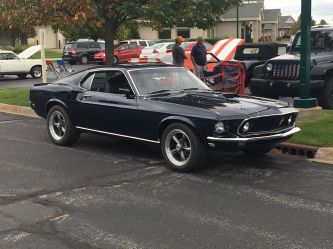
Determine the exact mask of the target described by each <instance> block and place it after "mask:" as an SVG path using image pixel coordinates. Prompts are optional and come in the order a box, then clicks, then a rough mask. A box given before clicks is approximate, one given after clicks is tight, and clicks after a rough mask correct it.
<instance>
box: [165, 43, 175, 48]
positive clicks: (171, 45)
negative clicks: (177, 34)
mask: <svg viewBox="0 0 333 249" xmlns="http://www.w3.org/2000/svg"><path fill="white" fill-rule="evenodd" d="M173 45H174V44H169V45H168V46H167V47H166V49H172V47H173Z"/></svg>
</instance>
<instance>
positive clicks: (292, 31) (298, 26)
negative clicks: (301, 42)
mask: <svg viewBox="0 0 333 249" xmlns="http://www.w3.org/2000/svg"><path fill="white" fill-rule="evenodd" d="M301 18H302V17H301V15H299V16H298V18H297V21H296V22H295V24H294V25H293V26H292V27H291V29H290V32H289V35H294V34H296V32H297V31H299V30H301ZM315 25H316V21H315V20H314V19H313V18H312V17H311V26H315Z"/></svg>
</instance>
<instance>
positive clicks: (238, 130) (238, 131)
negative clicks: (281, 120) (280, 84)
mask: <svg viewBox="0 0 333 249" xmlns="http://www.w3.org/2000/svg"><path fill="white" fill-rule="evenodd" d="M298 113H299V111H297V110H296V111H292V112H285V113H277V114H267V115H261V116H259V115H258V116H256V117H250V118H246V119H244V120H243V121H242V122H241V124H240V125H239V126H238V129H237V135H238V136H241V132H240V128H241V127H242V126H243V124H245V123H246V122H247V121H249V120H251V119H260V118H264V117H272V116H285V115H286V116H287V115H291V114H298ZM286 129H288V128H286ZM286 129H283V130H286ZM276 130H278V129H276ZM276 130H275V131H276ZM267 132H274V130H272V131H263V133H262V134H265V133H267ZM260 133H261V132H256V134H260Z"/></svg>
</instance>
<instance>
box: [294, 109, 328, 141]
mask: <svg viewBox="0 0 333 249" xmlns="http://www.w3.org/2000/svg"><path fill="white" fill-rule="evenodd" d="M297 126H298V127H300V128H301V129H302V131H301V132H299V133H298V134H296V135H295V136H293V137H292V138H291V139H290V140H289V142H291V143H296V144H307V145H314V146H319V147H333V111H332V110H324V115H323V116H321V117H320V118H318V119H314V120H311V121H299V122H297Z"/></svg>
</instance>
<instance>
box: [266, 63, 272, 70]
mask: <svg viewBox="0 0 333 249" xmlns="http://www.w3.org/2000/svg"><path fill="white" fill-rule="evenodd" d="M266 70H267V71H268V72H271V71H272V70H273V65H272V64H271V63H268V64H267V65H266Z"/></svg>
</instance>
